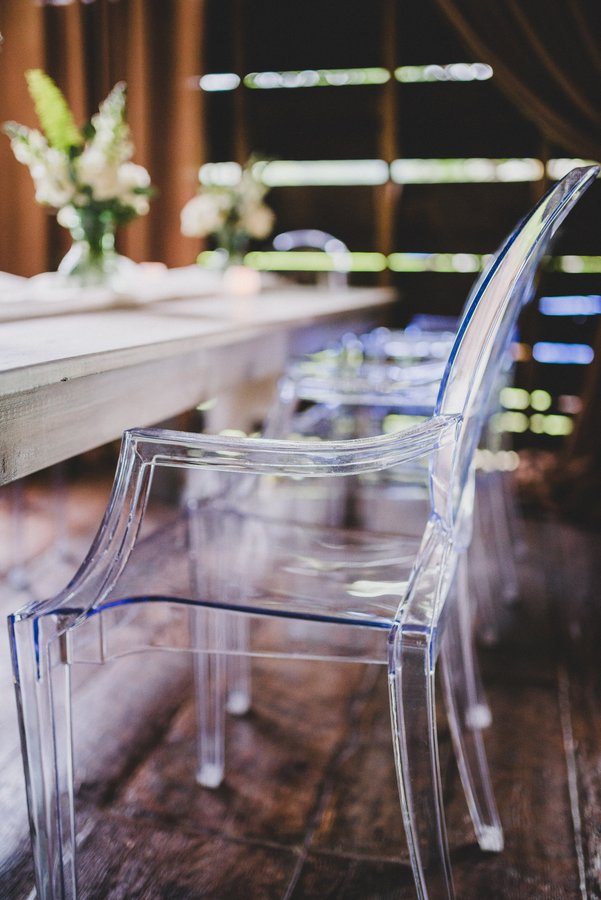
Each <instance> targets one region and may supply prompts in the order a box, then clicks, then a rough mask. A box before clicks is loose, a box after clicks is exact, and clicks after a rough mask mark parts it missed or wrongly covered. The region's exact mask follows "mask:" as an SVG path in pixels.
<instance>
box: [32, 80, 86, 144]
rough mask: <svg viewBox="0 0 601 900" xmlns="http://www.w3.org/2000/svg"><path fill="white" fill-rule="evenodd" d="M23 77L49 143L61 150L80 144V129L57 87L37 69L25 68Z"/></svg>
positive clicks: (81, 140) (81, 141)
mask: <svg viewBox="0 0 601 900" xmlns="http://www.w3.org/2000/svg"><path fill="white" fill-rule="evenodd" d="M25 78H26V79H27V87H28V88H29V93H30V95H31V98H32V100H33V102H34V105H35V111H36V113H37V116H38V119H39V120H40V124H41V126H42V129H43V131H44V134H45V135H46V138H47V140H48V143H49V144H50V146H51V147H54V148H55V149H57V150H61V151H62V152H64V153H69V152H70V151H71V150H72V149H73V148H76V147H80V146H81V145H82V143H83V138H82V135H81V132H80V131H79V128H78V127H77V125H76V124H75V119H74V118H73V113H72V112H71V110H70V108H69V104H68V103H67V101H66V99H65V97H64V94H63V93H62V91H61V90H60V88H59V87H58V86H57V85H56V84H55V83H54V81H53V80H52V78H50V76H49V75H46V73H45V72H43V71H42V70H41V69H29V70H28V71H27V72H26V73H25Z"/></svg>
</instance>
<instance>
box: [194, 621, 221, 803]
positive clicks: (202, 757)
mask: <svg viewBox="0 0 601 900" xmlns="http://www.w3.org/2000/svg"><path fill="white" fill-rule="evenodd" d="M191 615H192V623H191V625H192V638H193V647H194V649H195V651H196V652H195V655H194V687H195V698H196V715H197V729H198V730H197V769H196V780H197V781H198V783H199V784H201V785H202V786H203V787H208V788H217V787H219V785H220V784H221V782H222V781H223V776H224V772H225V680H226V657H225V655H224V652H223V651H225V649H226V645H225V642H226V637H225V627H226V625H225V621H224V614H223V613H222V612H221V611H220V610H215V609H209V608H197V609H193V610H192V613H191Z"/></svg>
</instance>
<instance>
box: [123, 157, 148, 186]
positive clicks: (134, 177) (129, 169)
mask: <svg viewBox="0 0 601 900" xmlns="http://www.w3.org/2000/svg"><path fill="white" fill-rule="evenodd" d="M117 178H118V181H119V187H120V189H121V193H122V194H129V193H130V192H131V191H133V189H134V188H148V187H150V175H149V174H148V172H147V171H146V169H145V168H144V166H138V165H136V163H132V162H125V163H122V164H121V165H120V166H119V169H118V170H117Z"/></svg>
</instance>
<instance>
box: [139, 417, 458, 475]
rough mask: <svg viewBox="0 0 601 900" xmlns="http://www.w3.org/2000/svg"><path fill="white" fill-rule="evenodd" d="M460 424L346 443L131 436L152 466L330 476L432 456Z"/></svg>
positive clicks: (155, 432) (439, 421) (434, 424)
mask: <svg viewBox="0 0 601 900" xmlns="http://www.w3.org/2000/svg"><path fill="white" fill-rule="evenodd" d="M459 422H460V417H459V416H456V415H446V416H433V417H432V418H430V419H427V420H426V421H424V422H420V423H419V424H418V425H415V426H413V427H411V428H407V429H406V430H405V431H402V432H398V433H395V434H391V435H378V436H376V437H370V438H359V439H356V440H347V441H318V440H306V441H285V440H274V439H269V440H268V439H266V438H242V437H229V436H221V435H206V434H189V433H187V432H180V431H165V430H161V429H140V430H137V429H136V430H132V431H129V432H126V436H127V439H128V440H129V441H130V442H131V446H132V449H133V450H134V452H135V453H136V455H137V457H138V458H139V460H140V462H141V463H142V464H143V465H147V466H168V467H169V466H171V467H180V466H183V467H185V468H211V469H216V470H219V471H224V472H240V473H244V474H255V475H262V474H269V473H271V474H279V475H290V476H293V475H305V476H310V477H326V476H333V475H357V474H361V473H362V472H375V471H378V470H380V469H386V468H390V467H391V466H397V465H400V464H402V463H405V462H408V461H410V460H413V459H419V458H420V457H423V456H427V455H428V454H429V453H433V452H435V451H436V450H438V449H440V448H441V447H444V446H447V445H448V444H451V443H453V441H454V440H455V436H456V433H457V428H458V425H459Z"/></svg>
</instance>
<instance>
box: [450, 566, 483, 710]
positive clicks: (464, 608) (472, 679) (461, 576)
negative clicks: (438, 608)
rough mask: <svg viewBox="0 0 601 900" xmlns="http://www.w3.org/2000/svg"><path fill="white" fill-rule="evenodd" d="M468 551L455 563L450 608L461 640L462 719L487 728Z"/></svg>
mask: <svg viewBox="0 0 601 900" xmlns="http://www.w3.org/2000/svg"><path fill="white" fill-rule="evenodd" d="M468 566H469V561H468V554H467V551H464V552H463V553H461V555H460V557H459V562H458V565H457V604H456V605H455V606H454V607H452V608H453V609H454V611H455V614H456V619H457V625H458V630H459V634H458V640H460V642H461V653H462V659H463V661H464V665H463V670H462V671H463V672H464V673H465V691H466V702H467V708H466V722H467V724H468V725H469V726H470V728H488V727H489V725H490V724H491V723H492V714H491V711H490V707H489V705H488V700H487V699H486V693H485V691H484V686H483V684H482V676H481V674H480V666H479V665H478V657H477V656H476V654H475V653H474V646H473V634H474V629H473V617H474V609H473V602H472V597H471V595H470V586H469V575H468Z"/></svg>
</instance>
